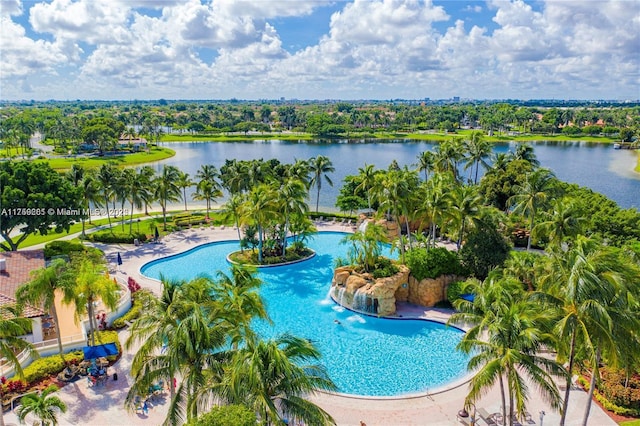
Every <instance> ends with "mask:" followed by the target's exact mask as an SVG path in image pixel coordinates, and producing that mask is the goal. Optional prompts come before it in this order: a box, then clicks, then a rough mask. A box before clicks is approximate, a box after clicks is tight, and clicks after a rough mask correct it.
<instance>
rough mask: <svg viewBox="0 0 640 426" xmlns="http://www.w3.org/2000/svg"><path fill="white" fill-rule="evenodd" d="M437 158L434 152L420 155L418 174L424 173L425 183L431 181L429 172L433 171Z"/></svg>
mask: <svg viewBox="0 0 640 426" xmlns="http://www.w3.org/2000/svg"><path fill="white" fill-rule="evenodd" d="M435 161H436V156H435V154H434V153H433V151H422V152H421V153H420V154H418V163H417V164H416V166H417V167H418V172H424V181H425V182H426V181H428V180H429V172H431V170H433V167H434V165H435Z"/></svg>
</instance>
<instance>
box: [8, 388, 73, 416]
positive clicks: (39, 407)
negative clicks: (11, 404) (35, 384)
mask: <svg viewBox="0 0 640 426" xmlns="http://www.w3.org/2000/svg"><path fill="white" fill-rule="evenodd" d="M57 391H58V387H57V386H55V385H51V386H49V387H47V388H46V389H45V390H43V391H42V392H41V393H40V394H39V395H34V394H33V393H29V394H26V395H25V396H23V397H22V398H21V399H20V407H18V411H17V414H18V419H19V420H20V422H24V419H25V418H26V417H27V415H29V414H32V415H33V416H34V417H36V418H38V419H39V420H40V424H41V425H42V426H49V425H51V426H56V425H57V424H58V413H59V412H60V413H66V412H67V405H66V404H65V403H64V402H63V401H62V400H61V399H60V398H59V397H57V396H55V395H52V394H53V393H55V392H57Z"/></svg>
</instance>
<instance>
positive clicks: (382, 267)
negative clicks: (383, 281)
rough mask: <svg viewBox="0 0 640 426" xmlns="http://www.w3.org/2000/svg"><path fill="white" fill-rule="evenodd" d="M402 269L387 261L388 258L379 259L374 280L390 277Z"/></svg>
mask: <svg viewBox="0 0 640 426" xmlns="http://www.w3.org/2000/svg"><path fill="white" fill-rule="evenodd" d="M399 270H400V269H399V268H398V266H397V265H396V264H395V263H393V262H392V261H391V259H387V258H386V257H379V258H378V260H377V261H376V264H375V266H374V269H373V273H372V275H373V278H385V277H390V276H392V275H395V274H397V273H398V271H399Z"/></svg>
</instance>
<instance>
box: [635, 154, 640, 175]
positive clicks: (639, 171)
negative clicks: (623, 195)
mask: <svg viewBox="0 0 640 426" xmlns="http://www.w3.org/2000/svg"><path fill="white" fill-rule="evenodd" d="M636 172H638V173H640V151H638V165H637V166H636Z"/></svg>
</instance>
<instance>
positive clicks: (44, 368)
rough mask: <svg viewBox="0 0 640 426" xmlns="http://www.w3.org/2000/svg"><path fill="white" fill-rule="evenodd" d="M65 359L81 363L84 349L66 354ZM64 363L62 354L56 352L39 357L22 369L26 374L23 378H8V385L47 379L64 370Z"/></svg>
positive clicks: (29, 383)
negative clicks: (61, 357)
mask: <svg viewBox="0 0 640 426" xmlns="http://www.w3.org/2000/svg"><path fill="white" fill-rule="evenodd" d="M63 356H64V359H65V361H66V362H67V363H71V364H74V363H79V362H80V361H82V360H83V359H84V354H83V353H82V351H74V352H70V353H68V354H64V355H63ZM63 368H64V363H63V362H62V359H60V355H58V354H55V355H52V356H48V357H46V358H38V359H36V360H34V361H33V362H32V363H31V364H29V366H27V367H25V368H23V369H22V372H23V374H24V378H23V380H19V379H18V378H17V377H14V378H12V379H9V380H7V386H11V385H10V383H12V382H26V383H27V384H28V385H32V384H35V383H37V382H39V381H40V380H43V379H46V378H47V377H50V376H52V375H56V374H58V373H59V372H61V371H62V369H63Z"/></svg>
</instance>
